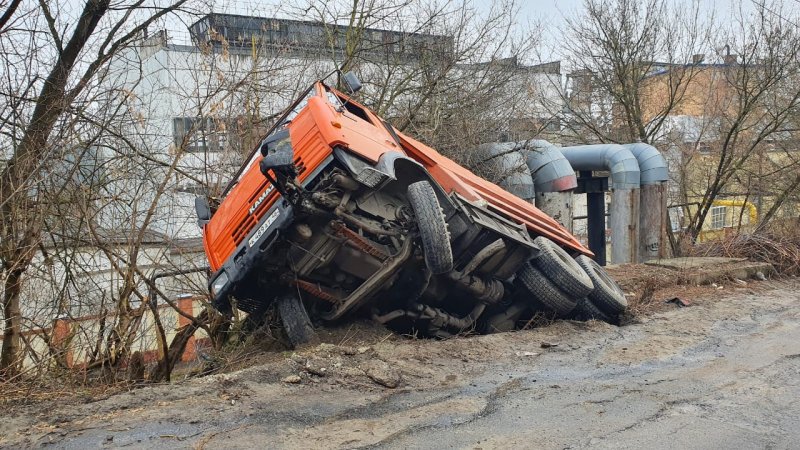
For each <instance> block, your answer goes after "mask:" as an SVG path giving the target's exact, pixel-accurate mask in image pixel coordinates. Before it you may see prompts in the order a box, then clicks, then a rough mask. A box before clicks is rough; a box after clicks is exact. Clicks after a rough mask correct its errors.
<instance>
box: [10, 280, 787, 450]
mask: <svg viewBox="0 0 800 450" xmlns="http://www.w3.org/2000/svg"><path fill="white" fill-rule="evenodd" d="M719 286H722V289H720V288H719ZM623 287H624V288H625V290H626V292H628V293H629V294H631V296H630V299H631V301H632V303H634V304H636V302H637V301H638V297H640V296H647V297H649V300H648V303H647V304H648V305H649V310H650V311H654V310H658V311H656V312H650V313H647V314H641V315H640V316H638V317H636V318H634V319H633V320H631V321H630V324H629V325H627V326H624V327H614V326H611V325H608V324H604V323H600V322H588V323H579V322H570V321H557V322H555V323H553V324H551V325H549V326H546V327H542V328H537V329H533V330H526V331H520V332H514V333H501V334H495V335H489V336H476V337H469V338H464V339H452V340H448V341H431V340H414V339H409V338H407V337H399V336H395V335H392V334H391V333H388V332H386V331H385V330H384V329H382V328H380V327H374V326H373V325H371V324H365V323H360V324H355V325H347V326H344V327H343V328H341V329H338V330H332V331H328V332H326V334H325V335H324V336H323V340H325V341H327V342H325V343H323V344H321V345H317V346H314V347H311V348H307V349H304V350H300V351H297V352H287V353H284V354H273V355H271V356H269V357H268V358H267V359H266V360H265V361H264V362H263V364H260V365H257V366H254V367H250V368H246V369H244V370H240V371H237V372H235V373H229V374H220V375H213V376H209V377H205V378H201V379H193V380H187V381H184V382H178V383H175V384H172V385H164V386H153V387H147V388H144V389H134V390H131V391H129V392H126V393H122V394H119V395H113V396H111V397H109V398H105V399H93V400H91V401H88V402H87V401H86V400H82V399H78V398H67V399H61V400H58V401H53V402H45V403H39V404H36V405H32V406H28V407H18V408H14V409H10V410H6V411H5V412H4V413H3V414H2V415H3V420H0V446H9V447H28V446H30V447H33V446H41V445H46V444H52V445H55V446H57V447H63V448H85V447H97V446H98V445H103V446H109V447H121V446H126V447H132V448H137V447H138V448H153V447H165V448H166V447H169V448H175V447H194V448H217V447H223V446H224V447H227V448H230V447H234V448H236V447H239V448H247V447H252V446H265V445H269V446H272V447H282V448H297V447H304V448H353V447H363V446H372V445H381V446H389V447H392V446H395V447H398V448H402V447H408V446H411V447H419V446H422V447H426V446H427V447H435V446H440V445H443V444H446V443H454V442H458V443H460V446H477V447H481V448H500V447H506V446H508V445H523V444H524V443H525V442H528V443H530V442H537V443H541V444H542V445H541V446H544V447H551V446H552V447H563V446H570V445H576V446H581V445H590V446H595V445H596V444H598V443H604V442H605V443H609V445H610V443H616V442H617V441H615V440H613V439H612V438H611V437H612V436H616V437H615V439H616V438H619V439H622V438H623V437H625V436H627V434H626V433H629V432H630V430H635V429H637V427H642V429H643V430H647V429H648V427H649V426H650V425H651V424H652V423H654V421H655V422H658V421H661V420H662V419H663V420H668V419H669V418H671V417H682V415H686V414H688V415H689V416H691V417H695V416H704V415H705V416H708V415H714V414H715V413H716V412H717V411H718V410H721V411H724V412H725V414H723V417H721V419H720V420H725V421H728V422H731V423H733V422H735V421H734V419H733V418H732V417H733V416H732V415H729V414H728V412H729V410H730V408H731V407H732V406H731V405H733V404H739V403H742V404H746V403H747V402H749V401H751V400H752V399H753V398H754V397H753V395H762V394H764V392H761V391H762V390H763V389H764V388H765V386H766V385H765V383H767V381H764V380H766V378H764V377H773V379H774V380H777V381H776V382H777V386H778V387H776V389H779V390H782V391H781V394H782V395H784V394H790V393H792V392H795V391H796V389H797V383H796V380H797V379H798V377H797V376H796V375H797V374H798V367H797V361H800V359H796V358H794V356H791V355H789V354H788V353H787V355H789V356H787V357H784V356H786V355H783V353H786V352H789V353H792V352H794V353H798V354H800V349H795V350H797V351H795V350H792V348H790V347H792V345H794V344H791V343H790V344H788V345H787V344H780V342H779V341H780V340H781V339H794V341H793V342H800V330H798V329H797V326H795V327H794V328H791V327H789V328H787V327H786V326H785V322H786V321H787V320H789V319H792V318H794V319H798V318H800V317H798V316H797V314H798V313H797V312H796V311H798V306H800V300H799V299H798V297H797V295H796V294H795V292H796V288H797V287H798V285H797V283H789V284H787V283H786V282H768V283H753V282H747V284H746V285H742V284H741V283H738V282H735V281H730V282H721V283H716V285H708V286H702V287H698V286H689V285H684V286H681V287H677V288H676V287H674V286H673V287H672V288H669V289H664V288H663V287H662V288H653V289H650V288H648V289H650V290H649V291H648V290H645V289H644V288H643V287H642V286H638V285H635V284H633V285H626V284H625V283H623ZM637 290H638V291H637ZM675 296H678V297H681V298H684V299H686V300H689V301H690V302H691V303H692V307H690V308H678V307H677V306H676V305H675V304H671V303H670V304H665V303H663V300H665V299H667V298H671V297H675ZM792 311H795V312H792ZM792 314H793V316H792ZM794 322H800V321H798V320H794ZM795 334H797V336H795ZM792 336H795V337H794V338H792ZM751 341H752V342H756V341H758V342H761V343H762V344H763V346H764V348H762V349H761V350H759V348H758V347H754V345H755V344H752V342H751ZM779 344H780V345H779ZM794 353H792V354H794ZM737 355H738V356H737ZM733 356H737V357H739V358H744V360H742V361H741V362H736V361H733V360H719V358H725V357H733ZM793 358H794V359H793ZM776 361H778V362H776ZM721 362H725V364H720V363H721ZM726 364H727V365H726ZM770 364H773V366H774V368H775V370H772V369H770V370H763V368H764V366H765V365H767V366H769V365H770ZM786 364H789V366H787V365H786ZM773 366H770V367H773ZM776 370H777V371H780V372H781V373H784V374H792V373H794V374H795V378H794V380H795V383H794V385H792V384H791V383H790V380H791V379H792V378H788V379H787V378H786V377H785V376H782V375H781V376H779V375H778V374H776V373H774V372H775V371H776ZM758 371H761V372H760V373H761V374H760V375H758V377H761V378H760V379H762V381H763V382H762V381H757V380H756V381H754V382H753V383H752V385H745V384H746V383H744V384H741V383H740V382H737V381H736V379H737V377H739V376H741V374H742V373H750V372H753V373H755V372H758ZM726 376H727V378H726ZM758 377H756V378H758ZM698 380H700V381H698ZM731 382H733V383H734V385H730V383H731ZM738 384H741V385H738ZM715 389H716V390H719V389H722V391H720V392H725V393H726V394H725V395H723V394H719V395H718V396H717V397H719V398H718V399H717V400H714V401H712V400H713V398H716V397H715V396H714V391H715ZM748 389H750V390H752V393H753V394H750V393H749V392H750V391H748ZM784 391H785V392H784ZM745 394H746V397H745V398H741V399H740V398H739V396H740V395H745ZM707 396H711V397H712V398H711V399H710V400H709V399H706V397H707ZM797 397H798V396H797V395H795V396H794V397H792V398H797ZM766 398H767V400H768V401H774V399H773V396H772V394H770V396H768V397H766ZM698 399H699V400H698ZM748 399H749V400H748ZM769 399H772V400H769ZM767 400H764V402H766V401H767ZM715 402H716V403H715ZM762 403H763V402H762ZM784 403H785V402H781V401H778V402H777V403H776V405H777V406H774V407H769V406H768V405H767V404H766V403H764V404H759V406H757V407H756V409H758V408H762V410H758V411H755V412H754V411H749V414H750V415H751V416H753V417H755V416H759V414H761V416H759V417H760V419H759V420H763V421H764V423H765V424H767V423H773V425H772V427H773V428H775V427H776V426H783V425H786V424H783V422H781V419H777V418H775V417H774V414H777V412H778V411H780V412H781V413H786V412H791V411H792V406H791V405H787V404H784ZM795 406H796V405H795ZM720 408H721V409H720ZM770 408H772V410H770ZM759 411H760V412H759ZM798 416H800V415H798V414H796V412H795V413H794V414H793V417H798ZM669 420H671V419H669ZM559 421H560V422H559ZM770 421H771V422H770ZM728 422H726V424H727V423H728ZM559 424H560V425H559ZM567 424H570V427H573V428H569V427H567ZM774 424H778V425H774ZM730 426H731V427H734V428H735V427H740V424H738V423H733V425H730ZM570 429H571V430H572V431H569V430H570ZM766 429H769V427H768V426H767V425H763V426H762V427H761V428H758V430H757V431H755V432H753V433H754V434H753V433H751V434H752V435H750V434H748V435H747V436H745V437H746V439H751V441H752V442H759V443H760V442H761V441H760V440H759V439H761V434H759V433H762V431H763V430H766ZM795 429H800V428H797V427H796V428H795ZM575 430H581V433H577V432H575ZM626 430H627V431H626ZM534 432H535V433H534ZM532 433H534V434H532ZM785 435H786V433H782V434H781V433H778V434H774V436H775V439H777V441H776V442H778V443H779V442H782V441H780V439H783V436H785ZM423 437H426V438H427V439H428V441H422V440H420V439H423ZM639 437H641V436H639ZM534 438H535V440H531V439H534ZM526 439H527V440H526ZM592 439H599V440H600V441H595V442H592V441H591V440H592ZM751 441H747V442H751ZM620 442H623V443H627V444H629V445H630V444H631V443H635V442H638V441H624V440H623V441H620ZM426 444H427V445H426Z"/></svg>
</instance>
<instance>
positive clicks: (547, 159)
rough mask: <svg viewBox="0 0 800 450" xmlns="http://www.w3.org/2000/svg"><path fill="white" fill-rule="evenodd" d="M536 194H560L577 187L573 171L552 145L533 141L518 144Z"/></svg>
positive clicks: (539, 140)
mask: <svg viewBox="0 0 800 450" xmlns="http://www.w3.org/2000/svg"><path fill="white" fill-rule="evenodd" d="M518 145H519V147H520V148H521V149H522V151H523V152H524V154H525V156H526V158H525V162H526V163H527V165H528V169H530V173H531V176H533V183H534V188H535V189H536V192H562V191H569V190H572V189H575V188H576V187H578V179H577V177H576V176H575V170H574V169H573V168H572V166H571V165H570V163H569V161H567V158H565V157H564V155H563V154H562V153H561V152H560V151H559V150H558V148H556V146H554V145H553V144H551V143H549V142H547V141H545V140H541V139H535V140H530V141H523V142H520V143H519V144H518Z"/></svg>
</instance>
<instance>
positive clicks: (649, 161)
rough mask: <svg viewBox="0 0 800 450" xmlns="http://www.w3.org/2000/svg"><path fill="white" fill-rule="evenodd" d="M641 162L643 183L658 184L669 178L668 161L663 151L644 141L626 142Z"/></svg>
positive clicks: (640, 171) (641, 179)
mask: <svg viewBox="0 0 800 450" xmlns="http://www.w3.org/2000/svg"><path fill="white" fill-rule="evenodd" d="M623 147H625V148H627V149H628V150H629V151H630V152H631V153H632V154H633V156H634V157H635V158H636V161H637V162H638V163H639V177H640V182H641V184H642V185H649V184H658V183H663V182H665V181H668V180H669V170H668V168H667V161H666V160H665V159H664V156H663V155H662V154H661V152H659V151H658V149H656V148H655V147H653V146H652V145H650V144H645V143H642V142H639V143H635V144H625V145H623Z"/></svg>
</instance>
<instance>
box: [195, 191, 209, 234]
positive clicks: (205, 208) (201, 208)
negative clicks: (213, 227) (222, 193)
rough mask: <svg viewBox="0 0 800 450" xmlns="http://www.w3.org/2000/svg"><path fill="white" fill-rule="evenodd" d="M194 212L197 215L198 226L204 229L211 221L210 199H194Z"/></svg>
mask: <svg viewBox="0 0 800 450" xmlns="http://www.w3.org/2000/svg"><path fill="white" fill-rule="evenodd" d="M194 210H195V212H196V213H197V220H198V224H199V225H200V226H201V227H202V226H203V225H205V224H206V222H208V221H209V220H211V207H210V206H209V205H208V199H207V198H205V197H195V198H194Z"/></svg>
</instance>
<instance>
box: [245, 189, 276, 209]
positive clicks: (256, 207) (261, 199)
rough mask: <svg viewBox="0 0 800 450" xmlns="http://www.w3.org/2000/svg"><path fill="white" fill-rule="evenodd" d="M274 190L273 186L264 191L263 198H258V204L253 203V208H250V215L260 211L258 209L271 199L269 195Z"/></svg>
mask: <svg viewBox="0 0 800 450" xmlns="http://www.w3.org/2000/svg"><path fill="white" fill-rule="evenodd" d="M272 189H273V187H272V186H270V187H268V188H267V190H266V191H264V193H263V194H261V196H260V197H258V199H256V202H255V203H253V206H251V207H250V210H249V213H250V214H253V213H254V212H255V211H256V210H257V209H258V207H259V206H261V203H263V202H264V200H266V199H267V197H269V194H271V193H272Z"/></svg>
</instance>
